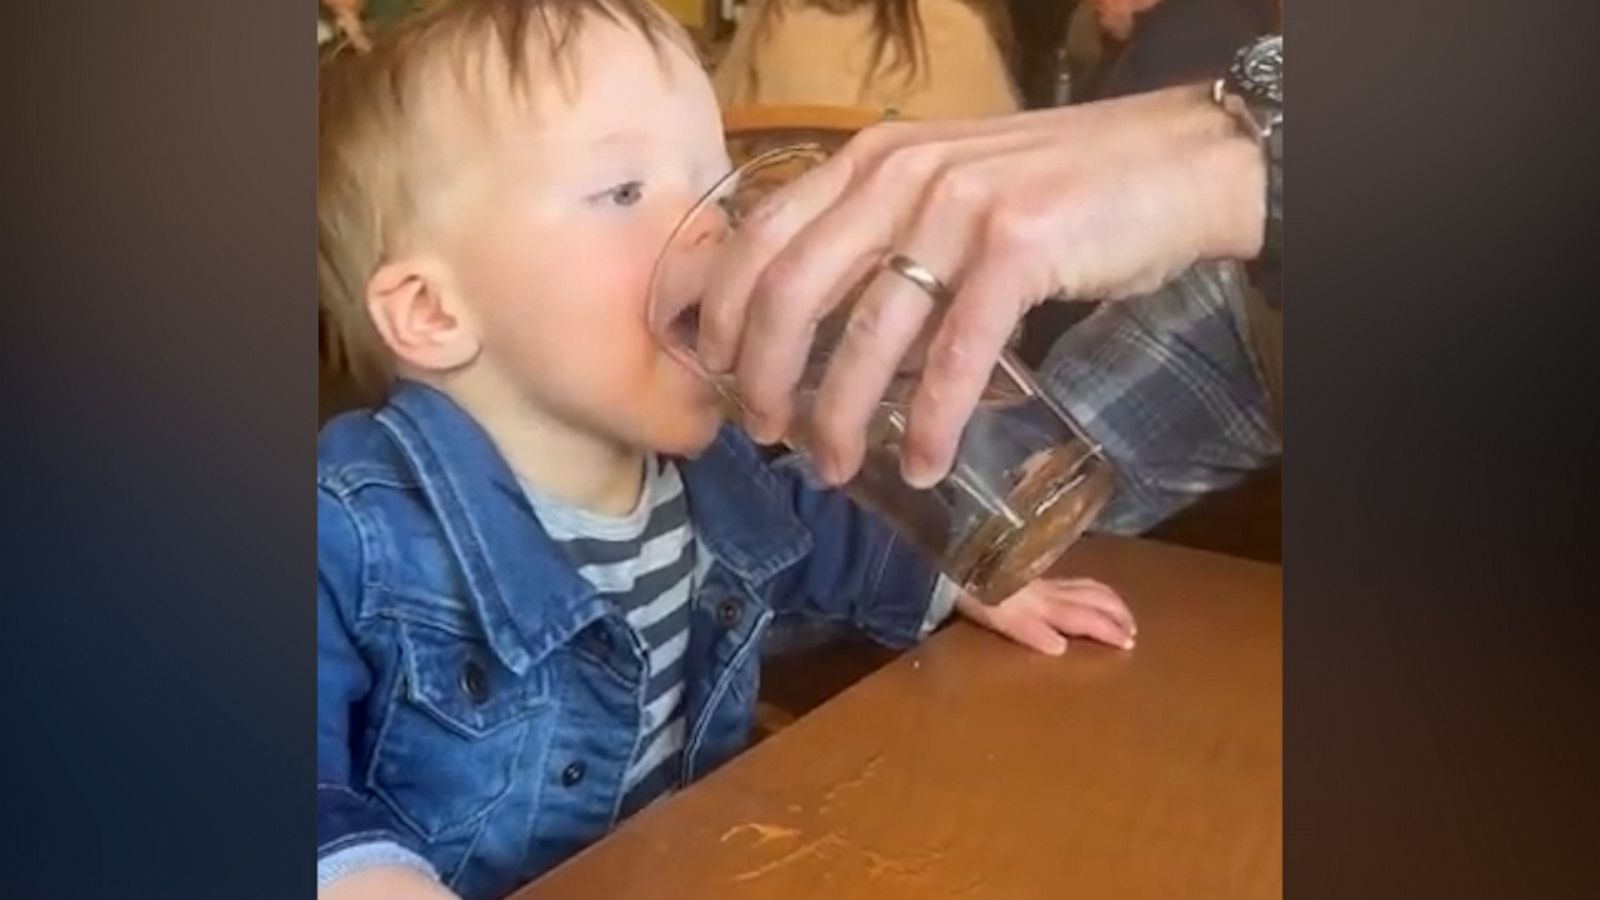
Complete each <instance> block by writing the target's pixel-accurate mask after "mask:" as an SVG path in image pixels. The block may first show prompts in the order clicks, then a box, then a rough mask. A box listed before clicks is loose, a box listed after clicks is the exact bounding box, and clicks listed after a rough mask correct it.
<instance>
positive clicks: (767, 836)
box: [718, 822, 800, 847]
mask: <svg viewBox="0 0 1600 900" xmlns="http://www.w3.org/2000/svg"><path fill="white" fill-rule="evenodd" d="M746 831H753V832H755V835H756V846H757V847H759V846H761V845H762V844H765V843H767V842H768V841H777V840H782V839H783V838H792V837H799V836H800V829H798V828H788V827H785V826H783V825H769V824H767V823H765V822H745V823H743V824H740V825H735V826H733V827H732V828H729V829H728V830H727V831H724V832H723V833H722V837H721V838H719V839H718V841H719V843H723V844H726V843H727V842H728V841H729V840H730V839H731V838H732V837H733V836H734V835H736V834H743V833H744V832H746Z"/></svg>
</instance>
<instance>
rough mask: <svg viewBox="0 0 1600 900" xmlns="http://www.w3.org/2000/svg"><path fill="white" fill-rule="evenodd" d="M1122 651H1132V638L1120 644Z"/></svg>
mask: <svg viewBox="0 0 1600 900" xmlns="http://www.w3.org/2000/svg"><path fill="white" fill-rule="evenodd" d="M1122 649H1124V650H1132V649H1133V638H1131V637H1130V638H1128V639H1127V640H1125V641H1123V642H1122Z"/></svg>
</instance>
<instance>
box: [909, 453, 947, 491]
mask: <svg viewBox="0 0 1600 900" xmlns="http://www.w3.org/2000/svg"><path fill="white" fill-rule="evenodd" d="M900 477H901V478H903V479H905V482H906V484H909V485H911V486H912V487H914V488H916V489H917V490H919V491H925V490H928V489H929V488H931V487H933V486H934V485H936V484H938V483H939V478H940V474H939V472H938V470H937V469H936V468H935V467H934V463H933V460H931V459H929V458H928V455H927V454H925V453H920V452H917V451H914V450H908V451H906V455H905V457H904V458H902V459H901V461H900Z"/></svg>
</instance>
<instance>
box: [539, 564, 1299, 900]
mask: <svg viewBox="0 0 1600 900" xmlns="http://www.w3.org/2000/svg"><path fill="white" fill-rule="evenodd" d="M1063 563H1064V569H1063V570H1064V571H1071V572H1073V573H1076V574H1087V575H1092V576H1094V577H1097V578H1100V579H1101V580H1103V581H1106V582H1108V583H1110V584H1112V585H1115V586H1117V587H1118V588H1119V589H1120V590H1121V591H1122V593H1123V596H1124V597H1126V598H1127V601H1128V603H1129V605H1130V606H1131V607H1133V609H1134V612H1135V614H1136V615H1137V616H1138V619H1139V626H1140V628H1139V646H1138V647H1137V648H1136V649H1135V650H1134V651H1132V652H1131V653H1122V652H1119V651H1115V650H1111V649H1108V648H1102V647H1099V646H1098V645H1091V644H1089V643H1088V642H1074V644H1073V647H1072V649H1071V650H1069V651H1068V654H1067V656H1066V657H1065V658H1058V659H1051V658H1048V657H1044V656H1040V655H1037V654H1033V653H1028V652H1024V651H1023V650H1021V648H1019V647H1016V646H1014V645H1011V644H1008V643H1007V642H1005V641H1004V640H1002V639H1000V638H998V637H996V636H994V635H991V634H989V633H987V632H985V631H982V630H980V629H977V628H975V627H972V626H970V625H968V624H967V623H965V622H961V623H958V624H955V625H952V626H951V627H949V628H947V629H945V630H944V631H942V632H941V633H939V634H938V635H936V636H935V637H934V638H932V639H931V640H929V641H928V642H926V643H925V644H923V645H922V646H920V647H918V648H917V649H915V650H913V651H911V652H909V653H907V654H905V655H904V656H902V657H901V658H899V659H898V660H896V661H894V662H893V663H891V664H890V665H888V666H886V667H885V668H883V669H882V670H880V671H878V672H876V673H874V674H872V675H870V676H868V677H867V678H866V679H865V680H863V681H862V682H861V683H859V684H857V685H855V686H854V687H852V688H850V689H849V690H847V691H845V692H844V693H843V694H841V695H839V696H838V697H836V698H834V699H833V700H830V701H828V702H827V703H825V704H823V705H822V706H821V707H820V708H818V709H817V710H816V711H815V712H813V713H811V714H810V715H807V716H805V717H803V718H801V719H800V720H799V721H798V722H797V723H796V724H794V725H793V726H791V727H790V728H788V729H786V730H784V731H782V732H780V733H779V734H778V735H777V736H776V737H774V738H772V739H771V740H769V741H767V742H766V743H764V744H762V745H760V746H758V747H756V748H754V749H753V750H751V751H750V752H749V753H747V754H745V755H743V756H741V757H739V758H738V759H736V760H734V761H733V762H731V763H729V764H728V765H727V766H726V767H724V768H723V769H721V770H720V771H718V772H716V773H713V774H712V775H711V776H709V777H707V778H706V779H705V780H704V781H702V782H700V783H699V784H697V785H695V786H694V787H692V788H690V789H689V790H687V791H684V792H683V793H681V794H679V795H677V796H675V797H673V798H671V799H669V800H667V801H665V802H663V803H660V804H657V805H656V806H654V807H652V808H651V809H649V810H646V811H645V812H644V813H642V814H640V815H639V816H637V817H636V818H634V819H633V820H631V821H629V822H628V823H626V824H625V825H624V826H623V827H621V828H619V829H618V830H617V832H616V833H615V834H613V835H611V836H610V837H608V838H607V839H605V840H603V841H601V842H600V843H598V844H596V845H595V846H593V847H591V848H590V849H589V850H587V851H585V852H584V853H582V854H580V855H579V856H577V857H575V858H574V859H572V860H570V861H568V862H567V863H566V864H565V865H563V866H561V867H560V868H557V869H556V870H554V871H553V872H551V873H550V874H549V875H547V876H546V877H544V878H543V879H541V880H539V881H537V882H535V883H534V884H532V885H530V886H529V887H528V888H526V889H524V890H523V891H521V892H520V893H518V894H517V895H515V897H516V900H539V898H558V897H559V898H572V897H578V898H584V900H591V898H593V900H601V898H641V900H643V898H649V900H669V898H696V900H707V898H711V900H720V898H730V900H734V898H784V900H790V898H794V900H798V898H808V900H809V898H822V900H851V898H862V900H867V898H871V900H886V898H902V897H906V898H910V897H916V898H922V897H940V898H946V897H948V898H997V900H1027V898H1060V897H1093V898H1119V900H1120V898H1144V897H1148V898H1160V900H1173V898H1186V897H1191V898H1227V900H1251V898H1258V897H1261V898H1265V897H1273V898H1276V897H1281V896H1282V883H1283V868H1282V848H1283V839H1282V830H1281V829H1282V821H1281V820H1282V809H1283V798H1282V783H1281V776H1282V727H1283V726H1282V721H1283V719H1282V680H1281V670H1282V665H1281V663H1282V654H1283V642H1282V614H1281V598H1282V585H1283V582H1282V575H1281V570H1280V569H1279V568H1277V567H1275V566H1270V565H1266V564H1262V563H1255V562H1248V561H1244V560H1240V559H1234V558H1230V557H1225V556H1219V555H1214V554H1209V553H1202V552H1199V551H1194V550H1185V549H1180V548H1177V547H1173V546H1168V545H1163V544H1156V543H1151V542H1145V541H1136V540H1127V539H1116V538H1094V539H1090V540H1087V541H1085V542H1083V543H1082V544H1081V545H1080V546H1078V547H1076V548H1074V549H1073V551H1072V552H1071V553H1069V554H1068V556H1067V557H1066V559H1065V560H1064V561H1063Z"/></svg>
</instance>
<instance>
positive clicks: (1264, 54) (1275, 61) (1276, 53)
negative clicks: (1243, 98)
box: [1231, 34, 1283, 106]
mask: <svg viewBox="0 0 1600 900" xmlns="http://www.w3.org/2000/svg"><path fill="white" fill-rule="evenodd" d="M1231 74H1232V75H1233V82H1234V84H1235V85H1237V87H1238V89H1239V90H1240V91H1241V92H1243V93H1248V94H1251V95H1253V96H1256V97H1259V98H1261V99H1264V100H1268V101H1270V102H1271V103H1273V104H1274V105H1276V106H1282V105H1283V35H1281V34H1274V35H1270V36H1268V37H1264V38H1262V39H1261V40H1258V41H1256V42H1255V43H1253V44H1251V45H1250V46H1248V47H1246V48H1245V49H1244V50H1243V51H1242V52H1241V53H1240V54H1239V57H1238V59H1236V60H1234V63H1233V71H1232V73H1231Z"/></svg>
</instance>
